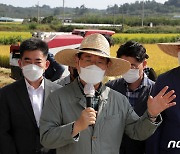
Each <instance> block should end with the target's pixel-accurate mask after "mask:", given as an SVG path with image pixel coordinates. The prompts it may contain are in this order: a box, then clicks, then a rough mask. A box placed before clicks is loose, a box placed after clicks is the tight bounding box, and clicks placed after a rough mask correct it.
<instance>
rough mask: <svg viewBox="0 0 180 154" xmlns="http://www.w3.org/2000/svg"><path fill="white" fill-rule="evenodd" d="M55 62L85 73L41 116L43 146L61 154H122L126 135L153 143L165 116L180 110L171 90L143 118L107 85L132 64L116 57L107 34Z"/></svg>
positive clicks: (151, 100) (59, 93)
mask: <svg viewBox="0 0 180 154" xmlns="http://www.w3.org/2000/svg"><path fill="white" fill-rule="evenodd" d="M55 59H56V60H57V61H58V62H59V63H61V64H64V65H69V66H72V67H76V68H77V70H78V72H79V77H78V78H77V79H75V80H74V81H73V82H72V83H70V84H69V85H67V86H65V87H63V88H62V89H59V90H57V91H56V92H54V93H53V94H52V95H50V96H49V98H48V99H47V101H46V104H45V106H44V109H43V113H42V116H41V120H40V136H41V143H42V144H43V145H44V146H45V147H49V148H56V149H57V154H111V153H112V154H118V153H119V148H120V144H121V140H122V136H123V133H124V132H125V133H126V134H127V135H128V136H130V137H131V138H133V139H137V140H144V139H146V138H148V137H149V136H150V135H151V134H153V132H154V131H155V129H156V128H157V126H158V125H159V124H160V123H161V116H160V115H159V114H160V112H161V111H163V110H165V109H166V108H168V107H170V106H173V105H175V104H176V103H175V102H171V101H172V100H173V99H174V98H175V95H174V94H173V93H174V91H173V90H172V91H170V92H169V93H167V94H165V92H166V90H167V89H168V88H167V87H165V88H164V89H163V90H162V91H161V92H160V93H159V94H158V95H157V96H156V97H154V98H152V97H150V98H149V101H148V110H147V111H146V112H145V113H144V114H143V116H142V117H140V118H139V117H138V116H137V114H136V113H135V112H134V110H133V109H132V107H131V105H130V104H129V102H128V100H127V98H126V97H125V96H124V95H122V94H120V93H118V92H115V91H114V90H112V89H110V88H109V87H106V86H105V85H103V84H102V80H103V77H104V75H106V76H117V75H121V74H123V73H125V72H127V71H128V70H129V69H130V64H129V62H127V61H125V60H122V59H120V58H113V57H111V56H110V47H109V43H108V41H107V40H106V38H105V37H104V36H102V35H101V34H92V35H89V36H87V37H85V38H84V40H83V41H82V43H81V45H80V48H79V49H65V50H62V51H60V52H59V53H57V54H56V55H55ZM89 98H90V99H89ZM89 100H90V101H89ZM170 102H171V103H170ZM157 117H158V118H157Z"/></svg>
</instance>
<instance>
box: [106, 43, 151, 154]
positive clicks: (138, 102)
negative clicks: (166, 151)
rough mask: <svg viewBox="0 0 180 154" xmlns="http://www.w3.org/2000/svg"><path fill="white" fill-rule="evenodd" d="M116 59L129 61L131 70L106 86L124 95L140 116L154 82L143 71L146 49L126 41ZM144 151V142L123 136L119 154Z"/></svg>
mask: <svg viewBox="0 0 180 154" xmlns="http://www.w3.org/2000/svg"><path fill="white" fill-rule="evenodd" d="M117 58H122V59H124V60H127V61H129V62H130V64H131V69H130V70H129V71H128V72H127V73H125V74H123V75H122V78H119V79H116V80H113V81H109V82H108V83H107V84H106V85H107V86H109V87H110V88H112V89H114V90H116V91H118V92H120V93H122V94H123V95H125V96H126V97H127V98H128V100H129V102H130V104H131V106H132V107H133V109H134V110H135V112H136V113H137V114H138V115H139V116H142V115H143V113H144V112H145V111H146V109H147V100H148V97H149V96H150V95H151V92H152V89H153V86H154V82H153V81H152V80H150V79H149V78H148V77H147V75H146V74H145V73H144V71H143V70H144V68H146V65H147V61H146V59H148V58H149V56H148V55H147V54H146V49H145V48H144V47H143V46H142V45H141V44H139V43H137V42H134V41H128V42H126V43H125V44H123V45H121V46H120V48H119V49H118V51H117ZM144 151H145V141H137V140H133V139H130V138H129V137H128V136H127V135H125V134H124V136H123V140H122V144H121V148H120V153H121V154H132V153H133V154H144Z"/></svg>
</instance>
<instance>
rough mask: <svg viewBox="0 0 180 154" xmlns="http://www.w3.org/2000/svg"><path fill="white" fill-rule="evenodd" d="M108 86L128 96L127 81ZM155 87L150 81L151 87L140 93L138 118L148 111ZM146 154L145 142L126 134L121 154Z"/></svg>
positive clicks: (136, 105) (108, 84) (137, 108)
mask: <svg viewBox="0 0 180 154" xmlns="http://www.w3.org/2000/svg"><path fill="white" fill-rule="evenodd" d="M106 86H108V87H110V88H112V89H114V90H116V91H118V92H120V93H122V94H123V95H125V96H126V92H127V88H126V84H125V80H124V79H123V78H119V79H116V80H113V81H109V82H108V83H106ZM153 87H154V82H153V81H151V80H150V79H149V85H148V86H144V87H142V88H141V91H140V92H139V97H138V100H137V101H136V103H135V105H134V111H135V112H136V113H137V115H138V116H142V115H143V113H144V112H145V111H146V109H147V100H148V97H149V95H151V93H152V90H153ZM144 152H145V141H137V140H133V139H130V138H129V137H128V136H127V135H126V134H124V136H123V139H122V143H121V149H120V154H144Z"/></svg>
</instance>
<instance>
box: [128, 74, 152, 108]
mask: <svg viewBox="0 0 180 154" xmlns="http://www.w3.org/2000/svg"><path fill="white" fill-rule="evenodd" d="M149 84H150V82H149V81H148V77H147V75H146V74H144V78H143V80H142V82H141V84H140V85H139V87H138V88H137V89H135V90H130V89H129V88H128V84H127V83H126V90H127V91H126V97H127V98H128V100H129V103H130V104H131V105H132V107H133V108H134V106H135V103H136V101H137V99H138V97H139V93H140V91H141V89H142V88H143V87H144V86H148V85H149Z"/></svg>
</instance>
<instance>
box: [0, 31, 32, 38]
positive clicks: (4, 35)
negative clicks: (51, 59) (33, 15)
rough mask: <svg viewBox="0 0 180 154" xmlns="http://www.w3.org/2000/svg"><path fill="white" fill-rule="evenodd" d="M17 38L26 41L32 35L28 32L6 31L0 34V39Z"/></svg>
mask: <svg viewBox="0 0 180 154" xmlns="http://www.w3.org/2000/svg"><path fill="white" fill-rule="evenodd" d="M17 36H21V37H22V38H23V39H27V38H30V37H31V36H32V34H31V33H30V32H8V31H1V32H0V39H1V38H8V37H17Z"/></svg>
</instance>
